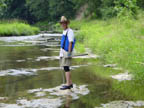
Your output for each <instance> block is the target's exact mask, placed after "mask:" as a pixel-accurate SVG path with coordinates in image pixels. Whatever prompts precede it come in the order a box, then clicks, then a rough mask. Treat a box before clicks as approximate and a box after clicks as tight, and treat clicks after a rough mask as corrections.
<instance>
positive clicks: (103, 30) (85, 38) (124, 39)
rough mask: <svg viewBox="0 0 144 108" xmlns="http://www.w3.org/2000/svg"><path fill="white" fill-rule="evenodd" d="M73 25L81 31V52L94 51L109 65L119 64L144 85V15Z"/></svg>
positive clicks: (78, 37) (86, 21)
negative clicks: (84, 48) (86, 49)
mask: <svg viewBox="0 0 144 108" xmlns="http://www.w3.org/2000/svg"><path fill="white" fill-rule="evenodd" d="M70 26H71V28H73V29H79V30H80V31H79V32H78V33H77V34H76V38H77V42H78V44H79V45H80V47H79V49H78V50H80V49H81V51H84V50H83V48H81V47H87V48H90V49H91V50H92V51H93V53H95V54H98V55H100V56H101V57H102V58H103V62H104V63H105V64H106V63H111V64H118V66H119V67H122V68H124V69H126V70H129V72H130V73H132V74H133V75H134V76H135V80H137V81H139V82H140V83H142V84H143V83H144V66H143V63H144V55H143V54H144V13H141V14H139V15H138V18H137V19H125V20H121V19H118V18H113V19H109V20H106V21H104V20H83V21H71V24H70Z"/></svg>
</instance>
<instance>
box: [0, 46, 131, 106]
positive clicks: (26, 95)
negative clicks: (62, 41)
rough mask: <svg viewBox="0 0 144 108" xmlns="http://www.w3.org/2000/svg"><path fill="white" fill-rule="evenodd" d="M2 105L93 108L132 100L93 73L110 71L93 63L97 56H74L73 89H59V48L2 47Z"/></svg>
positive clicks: (0, 65)
mask: <svg viewBox="0 0 144 108" xmlns="http://www.w3.org/2000/svg"><path fill="white" fill-rule="evenodd" d="M0 51H1V53H0V100H1V102H0V107H2V108H94V107H96V106H100V105H101V104H102V103H108V102H111V101H116V100H129V99H130V97H128V96H125V95H124V94H123V93H121V92H119V91H116V90H114V89H113V88H112V85H111V84H112V82H111V80H109V79H104V78H101V77H100V76H97V75H96V74H94V73H93V69H94V68H95V70H98V71H101V72H103V71H107V70H106V69H105V68H103V67H101V66H99V65H97V64H93V61H96V60H97V58H75V59H74V60H73V63H72V80H73V83H74V88H73V89H72V90H66V91H60V90H59V88H60V86H61V84H62V83H63V70H62V69H61V68H60V67H59V60H58V55H59V47H46V46H14V47H13V46H12V47H11V46H0Z"/></svg>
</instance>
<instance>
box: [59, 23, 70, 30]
mask: <svg viewBox="0 0 144 108" xmlns="http://www.w3.org/2000/svg"><path fill="white" fill-rule="evenodd" d="M60 24H61V26H62V28H63V29H64V30H65V29H67V27H68V24H67V23H66V22H61V23H60Z"/></svg>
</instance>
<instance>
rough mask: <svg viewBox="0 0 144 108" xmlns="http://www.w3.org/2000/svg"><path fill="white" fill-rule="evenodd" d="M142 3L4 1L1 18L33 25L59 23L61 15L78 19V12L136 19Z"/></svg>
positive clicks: (120, 0)
mask: <svg viewBox="0 0 144 108" xmlns="http://www.w3.org/2000/svg"><path fill="white" fill-rule="evenodd" d="M143 4H144V2H143V0H21V1H19V0H1V1H0V18H4V19H11V18H18V19H22V20H27V21H28V22H29V23H31V24H34V23H37V22H39V21H42V22H43V21H48V22H56V21H58V20H59V19H60V16H62V15H65V16H67V17H68V18H75V16H76V15H77V11H78V10H79V9H80V8H81V7H82V6H85V5H86V8H85V9H84V10H83V11H82V13H84V17H86V18H92V19H96V18H99V19H108V18H112V17H114V16H124V15H130V16H131V15H132V16H136V14H137V10H138V8H141V9H143V8H144V5H143Z"/></svg>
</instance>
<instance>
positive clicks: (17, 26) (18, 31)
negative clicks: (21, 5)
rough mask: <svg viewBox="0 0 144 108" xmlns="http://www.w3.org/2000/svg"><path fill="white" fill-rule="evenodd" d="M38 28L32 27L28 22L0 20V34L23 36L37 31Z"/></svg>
mask: <svg viewBox="0 0 144 108" xmlns="http://www.w3.org/2000/svg"><path fill="white" fill-rule="evenodd" d="M39 31H40V30H39V28H37V27H32V26H30V25H29V24H27V23H25V22H22V21H18V20H11V21H6V20H2V21H0V36H25V35H34V34H37V33H39Z"/></svg>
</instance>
